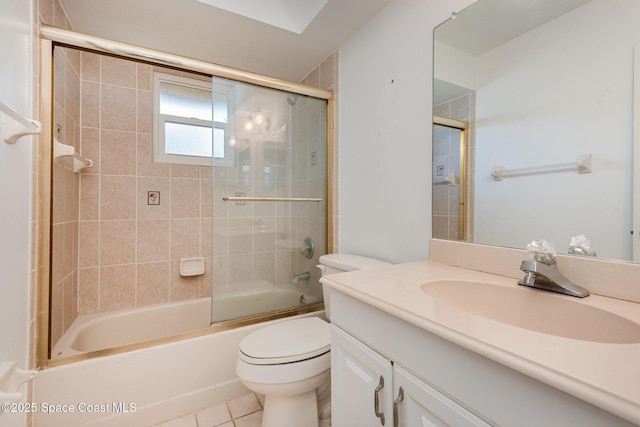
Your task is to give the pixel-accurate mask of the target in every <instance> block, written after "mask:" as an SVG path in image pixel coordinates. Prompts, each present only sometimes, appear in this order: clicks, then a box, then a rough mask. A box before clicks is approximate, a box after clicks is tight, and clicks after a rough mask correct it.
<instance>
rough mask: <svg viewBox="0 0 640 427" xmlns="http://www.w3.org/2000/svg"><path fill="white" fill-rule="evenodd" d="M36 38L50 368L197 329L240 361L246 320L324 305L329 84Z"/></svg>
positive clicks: (45, 339)
mask: <svg viewBox="0 0 640 427" xmlns="http://www.w3.org/2000/svg"><path fill="white" fill-rule="evenodd" d="M41 40H42V41H41V47H42V49H41V51H42V58H41V64H42V73H41V75H42V85H41V86H42V92H41V98H42V100H43V102H42V114H41V115H42V117H43V128H44V132H43V135H42V141H43V143H42V145H43V147H42V150H43V153H42V155H41V163H40V165H39V175H40V178H39V179H40V184H41V190H42V194H41V196H42V199H43V200H44V201H45V202H43V205H42V206H41V216H42V217H43V218H47V217H50V218H51V222H50V223H47V222H46V221H44V222H43V223H42V224H41V227H40V234H39V245H40V248H41V252H42V253H43V255H46V256H43V257H42V259H46V260H50V261H49V262H48V264H46V265H43V266H42V271H43V274H42V275H41V278H40V279H41V280H40V281H39V289H38V292H39V295H40V297H41V298H40V300H41V306H40V310H39V312H40V313H41V315H40V316H39V317H38V329H39V331H40V336H39V337H38V349H37V359H38V364H39V365H40V366H41V367H49V368H53V367H59V368H60V369H64V370H66V371H70V372H72V371H73V369H74V367H73V365H79V364H80V363H85V364H96V365H98V366H107V365H108V364H109V363H112V362H108V361H105V362H104V363H105V364H107V365H100V363H101V362H100V361H98V360H96V359H95V358H96V357H97V356H107V355H108V356H110V357H111V358H114V357H120V356H119V355H120V354H124V352H130V351H133V350H137V351H146V352H150V353H151V352H154V351H156V350H154V349H153V348H154V347H159V346H160V347H162V346H164V345H169V346H172V347H173V346H181V345H185V343H186V341H190V340H199V341H198V342H204V341H203V340H208V342H209V344H207V345H213V346H215V347H216V348H217V350H216V354H217V356H216V357H218V358H220V360H221V361H223V360H230V361H235V358H236V352H237V348H238V347H237V344H238V342H239V340H240V339H241V338H242V337H243V336H244V335H246V334H247V333H248V332H249V331H250V330H252V328H253V326H251V325H259V324H260V323H262V322H265V321H276V322H277V319H279V318H282V317H289V316H296V315H297V316H300V315H303V316H304V315H305V313H311V315H312V317H313V313H314V312H318V313H320V312H319V310H322V309H323V305H322V289H321V286H320V285H319V278H320V275H321V273H320V271H319V269H317V268H316V265H318V264H319V261H318V260H319V257H320V256H321V255H323V254H325V253H327V248H330V247H332V245H333V243H332V240H331V236H332V235H333V232H332V228H331V221H329V220H328V214H327V213H328V212H329V211H331V210H332V203H331V200H332V194H331V192H329V191H328V189H329V188H331V183H330V182H328V178H329V177H330V176H331V170H332V166H331V159H332V157H333V154H332V148H331V147H332V138H331V137H332V134H333V124H332V120H331V117H332V115H333V113H332V111H333V107H332V105H333V96H332V92H330V91H328V90H324V89H318V88H315V87H311V86H307V85H303V84H297V83H290V82H285V81H281V80H278V79H273V78H269V77H264V76H260V75H257V74H252V73H247V72H241V71H238V70H232V69H228V68H225V67H221V66H218V65H214V64H210V63H206V62H202V61H197V60H192V59H188V58H184V57H179V56H175V55H170V54H166V53H162V52H157V51H153V50H149V49H143V48H139V47H136V46H130V45H126V44H121V43H117V42H112V41H108V40H104V39H99V38H95V37H92V36H87V35H82V34H78V33H74V32H71V31H67V30H62V29H59V28H55V27H48V26H45V25H43V26H42V29H41ZM140 58H143V60H140ZM48 101H50V102H48ZM49 254H50V256H49ZM238 327H243V328H245V329H243V328H240V329H243V330H242V331H239V332H238V333H235V332H233V330H235V329H236V328H238ZM214 332H216V333H214ZM217 333H220V336H221V338H219V340H220V344H212V343H214V342H216V340H218V339H217V338H215V337H214V336H215V335H217ZM223 334H226V335H225V336H227V337H231V336H233V338H222V335H223ZM210 335H211V336H210ZM227 339H230V340H231V342H232V343H233V344H231V345H224V346H223V345H222V344H221V343H222V342H224V341H225V340H227ZM190 345H195V344H190ZM223 353H224V354H223ZM105 359H109V358H105ZM71 362H74V363H71ZM76 362H78V363H76ZM225 363H226V362H221V364H222V365H224V364H225ZM187 368H188V367H185V369H187ZM190 368H194V366H191V367H190ZM197 369H198V368H196V370H197ZM47 371H49V372H47ZM230 371H231V373H232V375H234V378H232V379H229V378H226V379H224V380H220V381H223V382H224V381H236V382H238V380H237V378H235V373H234V372H233V367H232V368H231V369H230ZM47 375H49V376H50V377H53V376H54V371H53V370H45V371H43V375H41V377H42V378H45V377H47ZM141 375H142V377H143V378H146V379H145V381H150V386H149V387H150V388H152V387H153V386H152V385H151V383H152V382H153V381H152V379H153V378H157V377H158V375H159V373H158V372H157V371H154V368H150V370H149V371H148V372H146V373H143V374H141ZM68 376H73V373H68ZM43 381H44V380H43ZM238 384H239V382H238ZM234 387H236V386H235V385H234ZM46 388H47V387H46V386H42V387H41V390H44V389H46ZM241 388H242V386H238V387H237V388H235V389H234V390H240V389H241ZM244 390H245V391H246V389H244ZM185 393H187V392H185ZM216 393H217V392H216ZM231 393H233V392H231ZM187 394H188V393H187ZM162 398H166V399H170V398H171V397H170V396H165V397H159V398H156V401H158V400H159V399H160V400H161V399H162ZM143 400H144V399H143ZM153 405H154V404H152V403H150V407H152V406H153ZM160 421H161V419H160ZM105 425H106V424H105Z"/></svg>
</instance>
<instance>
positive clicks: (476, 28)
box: [434, 0, 591, 55]
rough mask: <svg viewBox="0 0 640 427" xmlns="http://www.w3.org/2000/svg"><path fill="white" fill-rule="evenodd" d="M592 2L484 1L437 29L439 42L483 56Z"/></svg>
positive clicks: (573, 0)
mask: <svg viewBox="0 0 640 427" xmlns="http://www.w3.org/2000/svg"><path fill="white" fill-rule="evenodd" d="M590 1H591V0H562V1H559V0H483V1H478V2H476V3H474V4H472V5H471V6H469V7H468V8H466V9H465V10H464V11H462V12H460V13H459V14H457V15H456V16H455V19H451V20H449V21H447V22H446V23H445V24H443V25H441V26H439V27H437V29H436V31H435V32H434V37H435V39H436V40H437V41H439V42H441V43H443V44H446V45H449V46H451V47H454V48H456V49H458V50H461V51H463V52H466V53H469V54H471V55H481V54H483V53H485V52H487V51H489V50H491V49H493V48H495V47H496V46H499V45H501V44H503V43H506V42H507V41H509V40H512V39H514V38H516V37H518V36H520V35H522V34H524V33H526V32H527V31H530V30H532V29H534V28H537V27H539V26H540V25H543V24H544V23H546V22H549V21H551V20H553V19H555V18H557V17H558V16H561V15H563V14H565V13H567V12H570V11H572V10H573V9H575V8H578V7H580V6H583V5H584V4H586V3H589V2H590Z"/></svg>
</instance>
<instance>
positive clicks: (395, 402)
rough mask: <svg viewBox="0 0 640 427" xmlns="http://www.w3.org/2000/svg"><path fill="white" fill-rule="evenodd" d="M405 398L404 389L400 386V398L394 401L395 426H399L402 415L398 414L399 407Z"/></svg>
mask: <svg viewBox="0 0 640 427" xmlns="http://www.w3.org/2000/svg"><path fill="white" fill-rule="evenodd" d="M403 400H404V390H403V389H402V387H400V390H398V398H397V399H396V400H394V401H393V427H398V425H399V424H400V416H399V415H398V407H399V406H400V403H401V402H402V401H403Z"/></svg>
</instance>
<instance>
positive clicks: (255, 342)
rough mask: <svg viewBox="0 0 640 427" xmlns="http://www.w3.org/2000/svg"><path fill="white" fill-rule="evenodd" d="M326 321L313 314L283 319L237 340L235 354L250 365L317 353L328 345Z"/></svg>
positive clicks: (305, 356) (284, 360) (326, 348)
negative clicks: (301, 317) (238, 346)
mask: <svg viewBox="0 0 640 427" xmlns="http://www.w3.org/2000/svg"><path fill="white" fill-rule="evenodd" d="M330 342H331V337H330V327H329V324H328V323H327V322H325V321H323V320H322V319H319V318H317V317H307V318H303V319H295V320H286V321H283V322H280V323H276V324H274V325H271V326H267V327H264V328H262V329H259V330H257V331H255V332H253V333H251V334H249V335H248V336H247V337H245V338H244V339H243V340H242V341H241V342H240V351H239V352H238V356H239V358H240V359H241V360H243V361H244V362H246V363H249V364H252V365H280V364H285V363H292V362H299V361H303V360H307V359H312V358H314V357H318V356H321V355H323V354H325V353H327V352H329V350H330V348H331V344H330Z"/></svg>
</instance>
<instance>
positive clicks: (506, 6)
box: [433, 0, 640, 261]
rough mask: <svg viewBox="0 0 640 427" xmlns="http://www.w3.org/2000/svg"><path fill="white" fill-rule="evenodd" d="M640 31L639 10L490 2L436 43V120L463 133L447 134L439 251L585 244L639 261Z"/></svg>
mask: <svg viewBox="0 0 640 427" xmlns="http://www.w3.org/2000/svg"><path fill="white" fill-rule="evenodd" d="M639 20H640V2H638V1H636V0H592V1H588V0H565V1H562V2H558V1H557V0H529V1H526V2H514V1H512V0H478V1H477V2H476V3H474V4H473V5H471V6H469V7H468V8H467V9H465V10H463V11H462V12H460V13H458V14H457V15H454V17H453V18H452V19H449V20H448V21H446V22H445V23H443V24H442V25H440V26H439V27H437V28H436V29H435V31H434V110H433V111H434V117H435V116H438V117H440V118H445V119H455V120H451V122H453V124H444V125H442V124H438V125H434V138H433V184H434V185H433V237H434V238H444V239H454V240H464V241H468V242H474V243H482V244H488V245H498V246H505V247H514V248H525V247H526V245H527V243H528V242H530V241H531V240H534V239H547V240H549V241H551V242H553V243H554V244H555V247H556V249H557V252H558V253H567V251H568V249H569V245H570V241H571V238H572V236H578V235H586V236H587V237H588V239H590V240H591V243H592V249H593V251H595V253H596V254H597V256H598V257H601V258H609V259H617V260H625V261H633V260H634V253H633V252H634V251H633V239H634V234H633V232H632V230H633V227H634V217H637V216H638V214H637V213H634V210H633V192H632V190H633V188H632V187H633V173H632V171H633V137H634V135H633V124H634V113H633V110H634V108H633V103H634V102H633V101H634V47H635V45H636V44H637V43H639V42H640V25H638V22H639ZM637 68H638V67H636V69H637ZM445 119H442V120H445ZM445 121H446V120H445ZM456 123H461V124H463V125H466V126H468V127H467V129H462V136H461V132H460V130H459V129H456V128H455V126H454V125H455V124H456ZM461 148H462V151H460V149H461ZM580 163H581V164H582V166H583V167H582V168H581V169H580V168H579V167H578V166H579V164H580ZM589 163H590V164H589ZM589 167H590V168H589ZM500 168H503V169H504V172H505V174H504V176H503V177H502V179H501V180H500V179H497V178H500V176H499V174H500V170H501V169H500ZM589 169H590V170H589ZM511 171H513V172H515V173H514V174H509V172H511ZM492 173H493V174H492ZM465 175H466V177H465ZM494 175H498V176H497V177H494ZM636 191H638V190H636ZM635 234H636V236H637V234H638V233H637V232H636V233H635ZM635 238H636V239H637V237H635ZM635 260H636V261H638V260H639V259H638V254H637V251H636V255H635Z"/></svg>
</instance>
